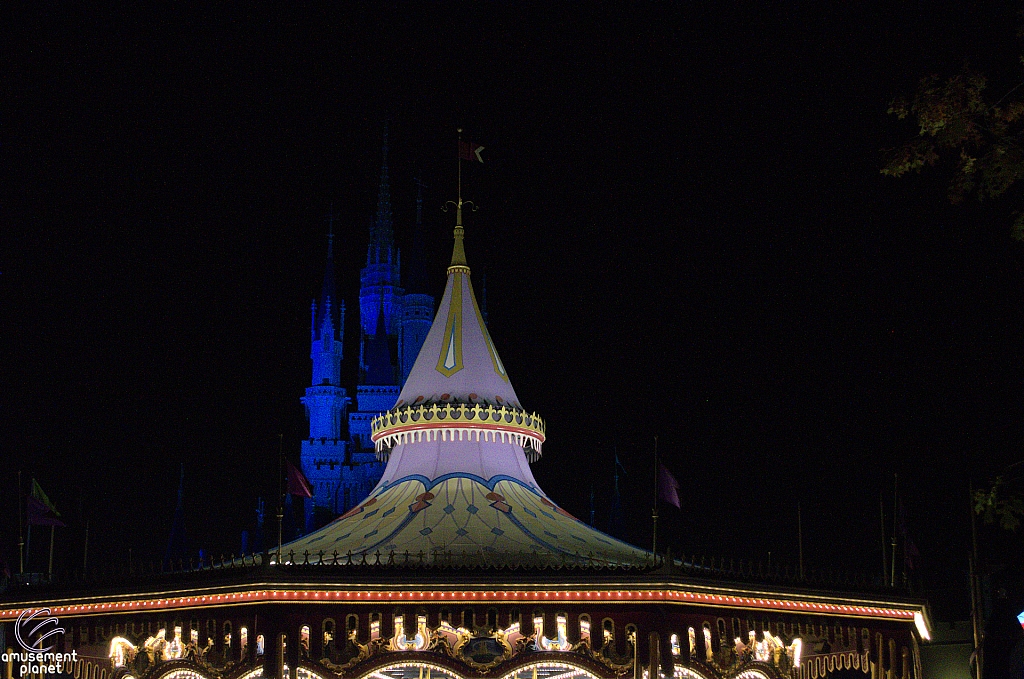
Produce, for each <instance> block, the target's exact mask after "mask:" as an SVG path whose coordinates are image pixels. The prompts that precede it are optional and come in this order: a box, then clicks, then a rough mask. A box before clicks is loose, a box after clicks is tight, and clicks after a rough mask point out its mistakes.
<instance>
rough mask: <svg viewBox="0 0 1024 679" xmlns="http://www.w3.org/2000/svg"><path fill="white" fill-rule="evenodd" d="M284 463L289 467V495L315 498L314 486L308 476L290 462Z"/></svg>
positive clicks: (287, 471)
mask: <svg viewBox="0 0 1024 679" xmlns="http://www.w3.org/2000/svg"><path fill="white" fill-rule="evenodd" d="M284 463H285V464H286V465H288V467H287V468H286V470H285V473H286V474H287V476H288V494H289V495H297V496H298V497H313V484H312V483H310V482H309V479H307V478H306V475H305V474H303V473H302V471H301V470H300V469H298V468H297V467H296V466H295V465H293V464H292V463H291V462H289V461H288V460H285V461H284Z"/></svg>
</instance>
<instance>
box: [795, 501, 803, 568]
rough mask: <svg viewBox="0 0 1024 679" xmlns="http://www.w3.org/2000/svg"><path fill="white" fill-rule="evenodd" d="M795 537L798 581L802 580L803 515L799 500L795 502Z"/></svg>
mask: <svg viewBox="0 0 1024 679" xmlns="http://www.w3.org/2000/svg"><path fill="white" fill-rule="evenodd" d="M796 535H797V541H798V543H799V544H798V549H799V557H800V580H801V581H803V579H804V515H803V511H802V510H801V507H800V500H797V501H796Z"/></svg>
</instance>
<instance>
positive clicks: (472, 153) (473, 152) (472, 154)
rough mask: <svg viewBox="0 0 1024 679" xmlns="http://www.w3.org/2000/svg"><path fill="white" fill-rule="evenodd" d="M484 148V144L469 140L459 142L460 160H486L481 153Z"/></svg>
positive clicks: (479, 161)
mask: <svg viewBox="0 0 1024 679" xmlns="http://www.w3.org/2000/svg"><path fill="white" fill-rule="evenodd" d="M483 150H484V147H483V146H480V145H479V144H474V143H472V142H468V141H460V142H459V160H469V161H473V160H475V161H476V162H478V163H482V162H484V158H483V156H481V155H480V153H481V152H482V151H483Z"/></svg>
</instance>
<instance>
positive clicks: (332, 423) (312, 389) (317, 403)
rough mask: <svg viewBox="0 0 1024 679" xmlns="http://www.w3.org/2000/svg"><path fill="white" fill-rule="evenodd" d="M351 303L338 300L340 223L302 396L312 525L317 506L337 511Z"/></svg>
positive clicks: (315, 309) (330, 239)
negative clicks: (336, 258) (343, 375)
mask: <svg viewBox="0 0 1024 679" xmlns="http://www.w3.org/2000/svg"><path fill="white" fill-rule="evenodd" d="M344 327H345V303H344V302H342V301H338V299H337V295H336V291H335V285H334V225H333V223H332V224H331V232H330V234H328V236H327V267H326V270H325V272H324V285H323V289H322V290H321V292H320V299H319V300H318V301H314V302H313V306H312V337H311V342H310V344H311V348H310V354H309V356H310V358H311V359H312V361H313V380H312V384H311V385H310V386H309V387H307V388H306V395H305V396H303V397H302V398H301V399H300V400H301V402H302V404H303V405H304V406H305V407H306V417H307V418H308V419H309V437H308V438H307V439H305V440H304V441H303V442H302V453H301V464H302V472H303V473H304V474H305V475H306V478H308V479H309V480H310V482H311V483H312V484H313V491H314V494H313V498H312V500H307V501H306V526H307V530H308V529H310V528H312V526H313V516H314V506H315V507H321V508H323V509H324V510H325V511H327V512H331V513H336V509H337V507H336V495H337V491H338V473H339V472H338V469H339V468H340V466H341V464H342V463H343V462H344V460H345V457H346V456H345V452H346V442H345V440H344V439H343V431H342V425H343V423H344V421H345V410H346V407H347V405H348V400H349V399H348V397H347V395H346V393H345V390H344V389H343V388H342V386H341V359H342V343H343V339H344Z"/></svg>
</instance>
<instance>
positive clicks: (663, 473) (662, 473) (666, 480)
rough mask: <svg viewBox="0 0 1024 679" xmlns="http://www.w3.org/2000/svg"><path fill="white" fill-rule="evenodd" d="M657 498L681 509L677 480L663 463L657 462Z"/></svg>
mask: <svg viewBox="0 0 1024 679" xmlns="http://www.w3.org/2000/svg"><path fill="white" fill-rule="evenodd" d="M658 499H659V500H661V501H662V502H667V503H669V504H670V505H673V506H675V507H676V508H677V509H682V504H683V503H682V502H680V501H679V482H678V481H676V477H674V476H672V472H670V471H669V470H668V469H667V468H666V467H665V465H663V464H662V463H660V462H659V463H658Z"/></svg>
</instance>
